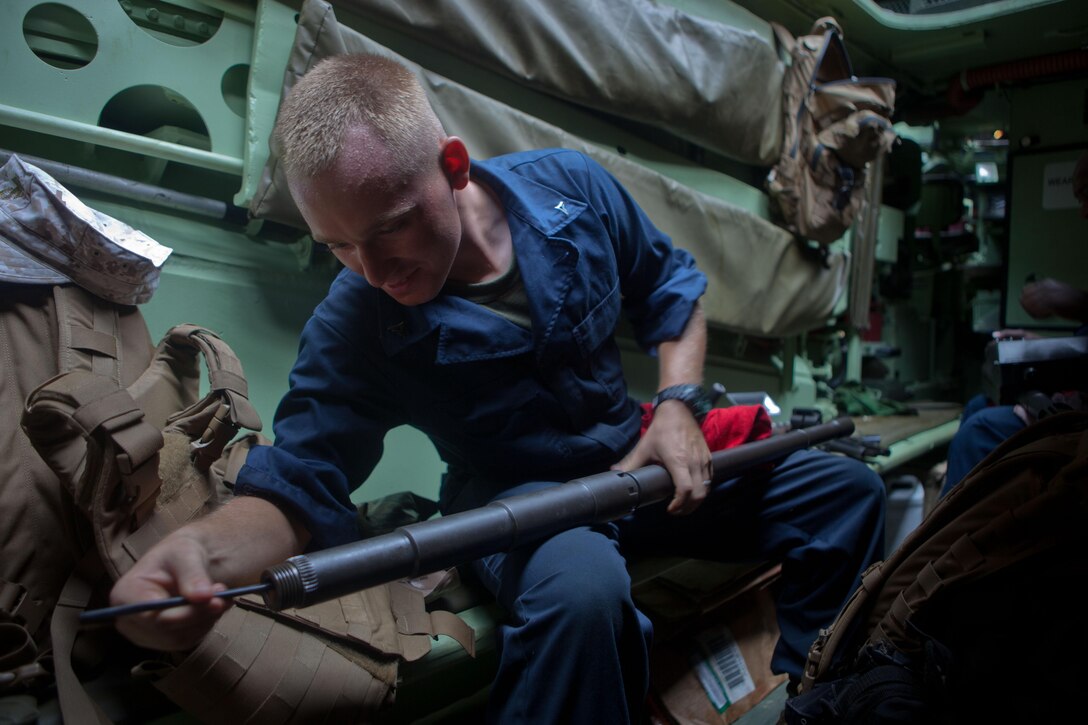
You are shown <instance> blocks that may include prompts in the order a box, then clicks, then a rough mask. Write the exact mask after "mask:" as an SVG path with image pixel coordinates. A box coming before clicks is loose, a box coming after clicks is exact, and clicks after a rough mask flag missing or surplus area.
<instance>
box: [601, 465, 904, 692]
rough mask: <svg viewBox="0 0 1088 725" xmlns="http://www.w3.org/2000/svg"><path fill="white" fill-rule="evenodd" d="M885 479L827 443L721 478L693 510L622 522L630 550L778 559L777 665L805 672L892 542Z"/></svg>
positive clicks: (654, 510)
mask: <svg viewBox="0 0 1088 725" xmlns="http://www.w3.org/2000/svg"><path fill="white" fill-rule="evenodd" d="M885 503H886V494H885V488H884V483H883V481H882V480H881V479H880V477H879V476H878V475H876V474H875V473H874V472H873V471H872V470H870V469H869V468H868V467H867V466H866V465H865V464H863V463H861V462H860V461H857V460H854V459H852V458H846V457H843V456H837V455H832V454H829V453H824V452H821V451H811V450H802V451H798V452H796V453H793V454H791V455H790V456H789V457H787V458H786V459H785V460H783V461H782V462H780V463H779V464H778V465H777V466H775V467H774V469H773V470H772V471H771V472H770V473H766V472H763V473H755V472H753V473H750V474H748V475H745V476H742V477H740V478H736V479H731V480H728V481H726V482H724V483H722V484H719V485H717V486H715V488H714V490H713V491H711V492H710V494H709V495H708V497H707V499H706V501H704V502H703V505H702V506H701V507H700V508H699V509H698V510H696V511H695V513H693V514H691V515H690V516H672V515H670V514H668V513H666V512H665V510H664V506H663V505H655V506H650V507H647V508H645V509H640V510H639V511H636V512H635V513H634V514H632V515H631V516H629V517H627V518H625V519H623V520H622V521H620V522H618V524H619V531H620V544H621V546H622V549H623V551H624V553H637V554H664V555H674V556H676V555H679V556H688V557H693V558H701V559H713V560H719V561H753V562H755V561H780V562H782V576H781V579H780V581H779V582H778V585H777V591H776V597H775V610H776V614H777V617H778V624H779V629H780V630H781V637H780V639H779V641H778V644H777V646H776V647H775V652H774V656H773V657H772V660H771V669H772V670H773V671H774V672H776V673H781V672H786V673H788V674H790V675H791V676H793V677H798V676H800V675H801V672H802V668H803V666H804V663H805V660H806V659H807V656H808V650H809V647H810V646H811V644H812V643H813V641H814V640H815V639H816V636H817V635H818V634H819V630H820V628H821V627H826V626H828V625H829V624H831V622H832V621H833V620H834V619H835V617H836V615H837V614H838V613H839V610H840V609H841V608H842V606H843V605H844V604H845V603H846V600H847V599H848V598H849V597H850V595H851V594H853V592H854V590H856V589H857V587H858V585H859V584H860V581H861V573H862V572H863V571H864V570H865V569H866V568H867V567H868V566H869V565H870V564H872V563H873V562H874V561H876V560H878V559H879V558H881V557H882V556H883V552H884V513H885Z"/></svg>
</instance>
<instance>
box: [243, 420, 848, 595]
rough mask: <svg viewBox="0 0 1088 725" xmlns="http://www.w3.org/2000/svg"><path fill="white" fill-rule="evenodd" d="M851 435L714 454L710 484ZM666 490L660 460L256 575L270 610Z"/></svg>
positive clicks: (801, 437) (826, 428) (621, 511)
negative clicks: (649, 464)
mask: <svg viewBox="0 0 1088 725" xmlns="http://www.w3.org/2000/svg"><path fill="white" fill-rule="evenodd" d="M853 432H854V423H853V421H851V420H850V419H849V418H837V419H835V420H833V421H830V422H828V423H823V424H819V425H814V426H810V427H807V428H801V429H797V430H792V431H789V432H787V433H783V434H781V435H775V436H771V437H770V438H765V439H764V440H761V441H755V442H752V443H745V444H743V445H740V446H736V447H734V448H728V449H726V450H722V451H717V452H715V453H713V454H712V460H713V464H714V468H713V470H714V482H715V483H717V482H720V481H724V480H726V479H728V478H732V477H734V476H736V475H738V474H739V473H741V472H743V471H744V470H746V469H748V468H751V467H752V466H755V465H759V464H761V463H767V462H770V461H775V460H779V459H781V458H784V457H785V456H787V455H788V454H790V453H792V452H794V451H797V450H800V449H801V448H808V447H810V446H814V445H817V444H819V443H823V442H825V441H828V440H831V439H833V438H840V437H843V436H848V435H851V434H852V433H853ZM672 493H673V485H672V478H671V477H670V476H669V474H668V472H667V471H666V470H665V468H663V467H662V466H658V465H651V466H645V467H643V468H639V469H637V470H634V471H630V472H626V473H625V472H620V471H608V472H606V473H599V474H596V475H593V476H587V477H585V478H578V479H575V480H573V481H568V482H567V483H565V484H562V485H559V486H554V487H551V488H547V489H543V490H540V491H534V492H532V493H526V494H521V495H517V496H510V497H509V498H504V499H499V500H496V501H492V502H491V503H489V504H487V505H485V506H481V507H479V508H475V509H469V510H467V511H462V512H460V513H455V514H450V515H449V516H441V517H439V518H436V519H429V520H427V521H421V522H419V523H414V524H408V525H406V526H401V527H399V528H397V529H394V530H393V531H391V532H389V533H388V534H382V535H380V536H375V537H372V538H369V539H364V540H362V541H358V542H354V543H351V544H344V545H342V546H335V547H331V548H328V549H324V550H321V551H316V552H314V553H312V554H305V555H300V556H293V557H291V558H290V559H288V560H287V561H285V562H282V563H280V564H277V565H275V566H273V567H271V568H269V569H266V570H265V571H264V573H263V574H262V575H261V582H262V583H264V584H267V585H269V587H268V588H267V589H266V590H265V591H264V592H262V594H261V596H262V597H264V601H265V604H266V605H268V606H269V607H270V608H272V609H275V610H281V609H286V608H288V607H306V606H309V605H311V604H317V603H319V602H324V601H328V600H330V599H334V598H336V597H339V596H341V595H343V594H347V593H349V592H354V591H361V590H363V589H368V588H370V587H374V586H378V585H380V584H385V583H388V582H391V581H396V580H398V579H403V578H411V577H415V576H419V575H420V574H425V573H428V572H432V571H438V570H440V569H446V568H448V567H451V566H456V565H459V564H463V563H466V562H469V561H472V560H474V559H478V558H480V557H482V556H486V555H488V554H494V553H497V552H500V551H507V550H510V549H513V548H516V547H519V546H524V545H525V544H529V543H532V542H534V541H538V540H540V539H543V538H546V537H548V536H551V535H553V534H557V533H559V532H560V531H565V530H567V529H572V528H575V527H577V526H587V525H592V524H601V523H605V522H608V521H614V520H615V519H618V518H622V517H623V516H626V515H627V514H629V513H631V512H632V511H634V510H635V509H638V508H641V507H643V506H647V505H649V504H652V503H656V502H658V501H662V500H665V499H667V498H669V497H670V496H672Z"/></svg>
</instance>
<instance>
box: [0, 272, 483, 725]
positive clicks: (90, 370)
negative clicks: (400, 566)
mask: <svg viewBox="0 0 1088 725" xmlns="http://www.w3.org/2000/svg"><path fill="white" fill-rule="evenodd" d="M8 287H9V286H8V285H5V289H4V291H5V300H7V299H9V297H8V295H7V288H8ZM10 287H14V289H13V290H12V298H11V299H14V298H15V296H17V295H22V296H23V297H24V298H25V299H23V300H19V301H16V302H15V304H5V306H4V307H3V308H0V323H2V325H0V332H2V333H3V334H2V335H0V343H2V348H0V354H2V355H3V358H4V359H5V361H9V360H18V361H19V364H18V365H5V370H7V371H11V373H12V376H13V377H18V378H19V379H20V380H19V382H20V385H19V386H4V388H3V389H2V391H0V392H3V394H4V397H3V401H2V402H3V403H4V411H5V415H4V416H2V419H3V420H4V421H5V424H4V425H5V426H6V427H4V428H3V429H0V431H2V433H3V436H4V441H5V442H9V441H13V443H14V446H13V448H12V450H17V451H19V456H18V463H17V465H16V467H14V468H9V467H5V468H4V469H3V473H4V478H3V479H0V502H2V503H3V507H4V510H5V512H8V511H14V512H18V513H19V514H20V515H19V516H18V518H9V519H8V520H9V521H15V522H17V524H16V525H13V526H10V527H9V534H10V535H9V536H8V538H6V539H5V540H4V542H3V543H4V548H3V552H2V556H0V560H2V561H3V570H2V574H0V576H2V580H0V583H2V586H3V591H4V598H3V599H0V631H2V632H3V637H2V638H0V694H8V693H18V692H24V691H28V692H34V691H42V689H43V688H44V687H46V686H47V685H48V684H49V682H50V680H52V679H53V678H55V683H56V688H57V696H58V698H59V701H60V708H61V712H62V714H63V715H64V717H65V720H66V721H70V722H80V721H84V720H86V721H90V722H99V723H105V722H110V714H109V713H107V712H105V711H104V709H103V708H102V707H101V706H100V705H99V703H98V702H97V701H96V700H95V699H94V698H92V697H91V696H90V695H89V694H88V692H87V690H85V689H84V686H83V680H86V679H88V678H90V677H93V676H94V675H95V674H96V673H98V672H100V671H101V666H102V663H103V662H106V661H108V660H110V659H115V658H116V657H117V656H118V655H117V653H118V652H124V651H126V648H127V649H132V650H134V656H133V659H132V661H131V662H129V663H128V664H129V665H130V666H131V668H132V674H133V675H134V676H135V677H136V678H138V679H140V680H145V681H149V682H151V683H152V684H153V685H154V687H155V688H156V689H157V690H158V691H160V692H161V693H164V694H165V695H166V696H167V697H168V698H169V699H170V700H171V701H173V703H175V704H176V705H178V706H180V707H181V708H182V709H183V710H185V711H186V712H188V713H190V714H192V715H194V716H196V717H197V718H198V719H200V720H201V721H203V722H210V723H218V722H222V723H234V722H241V721H244V720H246V719H247V718H249V717H251V716H254V717H257V716H259V718H261V719H260V721H263V718H270V719H275V720H276V721H289V722H311V721H321V722H361V721H366V720H368V719H370V718H371V717H372V716H373V715H374V714H375V713H377V712H378V711H380V710H381V709H383V708H385V707H387V706H389V705H391V704H392V702H393V701H394V697H395V686H396V674H397V665H398V662H399V661H401V660H405V661H410V660H414V659H418V658H419V657H422V656H423V655H424V654H426V653H427V652H428V651H429V650H430V642H431V638H432V637H433V636H434V635H435V634H437V633H443V634H450V635H451V636H453V637H454V638H455V639H456V640H457V641H459V642H461V643H462V644H463V645H464V646H465V647H466V649H468V650H469V651H470V653H471V651H472V646H473V640H472V633H471V630H470V629H469V628H468V627H467V625H464V623H463V622H461V620H460V619H457V618H456V617H455V616H453V615H448V613H439V612H435V613H430V612H427V611H426V609H425V602H424V599H423V596H422V594H420V593H419V592H418V591H416V590H415V589H414V588H413V587H411V586H409V585H408V584H406V583H403V582H395V583H392V584H389V585H385V586H382V587H375V588H374V589H372V590H367V591H364V592H356V593H352V594H350V595H347V596H345V597H342V598H340V599H337V600H333V601H331V602H325V603H323V604H321V605H316V606H314V607H309V608H306V609H300V610H287V611H283V612H272V611H271V610H269V609H268V608H266V607H264V606H263V603H262V602H261V601H260V600H259V599H256V598H254V599H251V600H247V601H239V602H238V605H239V606H235V607H233V608H231V609H230V610H228V612H227V613H226V614H225V615H224V616H223V617H222V618H221V619H220V620H219V622H218V623H217V624H216V626H215V627H214V629H213V630H212V631H211V632H210V633H209V634H208V635H207V636H206V637H205V638H204V639H203V640H202V641H201V642H200V643H199V644H198V646H197V647H196V648H195V649H193V650H192V651H190V652H187V653H181V654H169V655H164V654H159V653H151V652H148V651H145V650H139V648H134V647H132V646H131V645H127V643H126V642H125V641H124V640H123V639H122V638H121V637H120V636H119V635H117V634H116V633H115V632H113V630H112V629H109V630H102V629H91V630H87V629H80V626H79V614H80V613H81V612H82V611H84V609H86V608H89V607H94V606H102V605H104V604H105V603H106V597H107V595H108V592H109V588H110V587H111V586H112V582H113V581H115V580H116V579H117V578H118V577H120V576H121V575H122V574H124V572H125V571H127V570H128V568H129V567H131V565H132V564H133V563H134V562H135V561H136V560H137V559H138V558H139V556H140V555H141V554H143V553H144V552H146V551H147V550H148V549H149V548H150V547H151V546H152V545H154V544H155V543H156V542H157V541H159V540H160V539H161V538H162V537H163V536H165V535H166V534H167V533H169V532H170V531H172V530H174V529H176V528H178V527H179V526H181V525H182V524H184V523H185V522H186V521H188V520H191V519H193V518H195V517H198V516H201V515H203V514H205V513H207V512H209V511H210V510H212V509H214V508H215V507H217V506H219V505H221V504H222V503H224V502H225V501H226V500H227V499H228V498H229V497H230V496H231V491H230V486H231V483H232V481H233V477H234V475H235V474H236V473H237V471H238V470H239V469H240V467H241V465H242V464H243V463H244V460H245V456H246V453H247V452H248V450H249V449H250V448H251V447H252V446H254V445H264V444H267V443H268V441H267V440H266V439H264V438H263V437H261V436H260V435H259V433H256V431H259V430H260V427H261V422H260V419H259V417H258V415H257V413H256V411H255V410H254V409H253V408H252V406H251V405H250V403H249V400H248V398H247V392H246V381H245V376H244V372H243V370H242V367H241V364H240V362H239V361H238V359H237V357H236V356H235V355H234V353H233V351H232V350H231V349H230V347H229V346H228V345H227V344H226V343H225V342H224V341H223V340H222V339H220V338H219V336H218V335H216V334H215V333H214V332H212V331H210V330H207V329H205V328H202V327H199V326H196V325H178V326H175V327H172V328H171V329H170V330H169V331H168V332H167V334H166V335H165V336H164V337H163V339H162V341H161V342H160V343H159V345H158V346H157V347H152V346H151V344H150V336H149V335H148V333H147V329H146V325H145V324H144V321H143V318H142V316H141V315H140V313H139V310H138V309H137V308H135V307H125V306H119V305H116V304H114V303H111V302H106V301H105V300H102V299H100V298H98V297H96V296H94V295H91V294H90V293H88V292H86V291H85V290H82V289H81V288H79V287H77V286H75V285H62V286H55V287H50V286H44V285H11V286H10ZM201 361H203V362H204V367H206V369H207V380H208V388H209V390H208V392H207V393H206V394H205V395H204V396H203V397H201V396H200V395H199V391H200V382H201V364H200V363H201ZM52 372H55V373H57V374H55V375H52V377H50V374H51V373H52ZM43 378H45V380H44V382H43V381H42V380H41V379H43ZM35 380H37V381H38V384H37V385H36V387H34V388H33V389H31V390H29V391H25V396H24V394H23V393H24V390H22V388H25V387H26V386H27V384H28V383H29V382H30V381H35ZM17 388H18V389H17ZM23 397H25V405H24V404H23V402H22V398H23ZM16 399H18V400H19V407H18V409H20V410H22V415H21V420H20V417H19V415H18V414H17V413H16V409H15V408H14V407H13V405H12V401H13V400H16ZM13 420H20V429H19V430H18V431H13V430H12V421H13ZM243 429H248V430H249V431H253V432H251V433H249V434H246V435H244V436H242V437H241V438H238V439H237V440H235V436H236V434H238V433H239V432H240V431H242V430H243ZM19 434H21V435H22V438H21V439H19ZM23 466H25V468H23ZM457 625H459V626H457Z"/></svg>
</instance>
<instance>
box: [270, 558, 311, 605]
mask: <svg viewBox="0 0 1088 725" xmlns="http://www.w3.org/2000/svg"><path fill="white" fill-rule="evenodd" d="M261 581H262V582H264V583H266V584H270V585H271V588H270V589H268V590H267V591H265V592H264V593H263V594H262V595H261V596H262V597H264V603H265V605H266V606H268V607H269V608H270V609H274V610H276V611H280V610H282V609H289V608H291V607H304V606H306V601H307V599H309V595H310V594H311V593H312V592H314V591H315V590H316V589H317V573H316V572H315V571H314V567H313V564H312V563H310V560H309V559H308V558H306V557H305V556H292V557H291V558H290V559H288V560H287V561H285V562H283V563H282V564H276V565H275V566H273V567H271V568H269V569H265V571H264V573H262V574H261Z"/></svg>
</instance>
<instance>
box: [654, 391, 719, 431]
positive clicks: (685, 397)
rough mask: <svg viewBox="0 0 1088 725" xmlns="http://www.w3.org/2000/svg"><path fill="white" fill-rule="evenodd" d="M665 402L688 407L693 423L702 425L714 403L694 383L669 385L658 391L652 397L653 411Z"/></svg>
mask: <svg viewBox="0 0 1088 725" xmlns="http://www.w3.org/2000/svg"><path fill="white" fill-rule="evenodd" d="M666 400H679V401H680V402H681V403H683V404H684V405H686V406H688V409H689V410H690V411H691V414H692V415H694V416H695V422H697V423H702V422H703V418H705V417H706V414H707V413H709V412H710V409H711V408H713V407H714V403H713V402H711V400H710V396H709V395H707V393H706V391H705V390H703V386H702V385H695V384H694V383H686V384H684V385H670V386H669V387H667V388H665V389H664V390H661V391H658V393H657V395H655V396H654V399H653V401H652V402H651V405H653V408H654V410H657V406H659V405H661V403H663V402H665V401H666Z"/></svg>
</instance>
